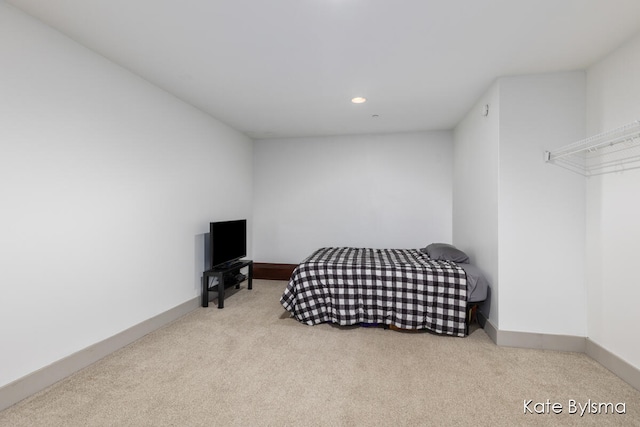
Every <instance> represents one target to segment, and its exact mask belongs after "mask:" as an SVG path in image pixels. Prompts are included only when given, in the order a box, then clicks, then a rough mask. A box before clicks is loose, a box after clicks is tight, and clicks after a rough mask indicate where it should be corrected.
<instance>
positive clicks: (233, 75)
mask: <svg viewBox="0 0 640 427" xmlns="http://www.w3.org/2000/svg"><path fill="white" fill-rule="evenodd" d="M7 2H8V3H10V4H12V5H14V6H16V7H18V8H20V9H22V10H24V11H25V12H27V13H29V14H31V15H32V16H34V17H36V18H38V19H40V20H42V21H44V22H45V23H47V24H49V25H51V26H52V27H54V28H56V29H58V30H60V31H61V32H63V33H65V34H67V35H68V36H70V37H71V38H73V39H75V40H76V41H78V42H79V43H81V44H83V45H85V46H87V47H89V48H90V49H92V50H94V51H96V52H98V53H100V54H101V55H103V56H105V57H107V58H109V59H110V60H112V61H113V62H116V63H118V64H120V65H122V66H123V67H125V68H127V69H129V70H131V71H133V72H134V73H136V74H138V75H139V76H142V77H143V78H145V79H146V80H148V81H150V82H152V83H154V84H156V85H157V86H160V87H161V88H163V89H165V90H167V91H168V92H170V93H172V94H174V95H175V96H177V97H178V98H181V99H182V100H184V101H186V102H188V103H190V104H192V105H194V106H196V107H198V108H199V109H201V110H203V111H206V112H208V113H209V114H211V115H212V116H214V117H216V118H217V119H219V120H221V121H223V122H225V123H227V124H228V125H230V126H232V127H233V128H235V129H237V130H239V131H241V132H244V133H245V134H247V135H248V136H250V137H252V138H256V139H260V138H276V137H293V136H314V135H336V134H358V133H382V132H403V131H418V130H432V129H451V128H453V127H454V126H455V125H456V123H458V121H459V120H460V119H461V118H462V117H463V116H464V114H466V112H467V111H468V110H469V108H470V107H471V106H472V105H473V103H475V101H477V100H478V98H479V97H480V96H481V95H482V93H483V92H484V91H485V90H486V89H487V87H488V86H489V85H490V84H491V82H492V81H493V80H494V79H496V78H497V77H500V76H505V75H517V74H528V73H540V72H552V71H562V70H576V69H584V68H586V67H587V66H589V65H590V64H592V63H594V62H595V61H597V60H599V59H601V58H602V57H604V56H606V54H607V53H609V52H611V51H612V50H613V49H615V48H616V47H617V46H619V45H620V44H621V43H622V42H624V41H625V40H626V39H628V38H630V37H631V36H633V35H634V34H635V33H637V32H638V31H639V30H640V1H639V0H7ZM354 96H364V97H366V98H368V102H367V103H365V104H361V105H354V104H351V102H350V99H351V98H352V97H354ZM373 115H378V117H373Z"/></svg>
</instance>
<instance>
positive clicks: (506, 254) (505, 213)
mask: <svg viewBox="0 0 640 427" xmlns="http://www.w3.org/2000/svg"><path fill="white" fill-rule="evenodd" d="M499 84H500V184H499V186H500V196H499V200H500V202H499V204H500V208H499V210H500V212H499V219H500V221H499V231H498V234H499V259H500V269H499V271H500V273H499V274H500V278H499V280H500V299H499V306H500V325H499V326H500V329H501V330H506V331H521V332H537V333H545V334H556V335H570V336H586V329H587V328H586V292H585V288H584V268H585V264H584V245H585V237H584V236H585V180H584V178H583V177H582V176H580V175H577V174H575V173H571V172H569V171H567V170H565V169H562V168H559V167H557V166H554V165H551V164H547V163H545V162H544V161H543V153H544V151H545V150H552V149H554V148H558V147H561V146H563V145H566V144H569V143H572V142H574V141H578V140H580V139H582V138H584V131H585V114H584V111H585V74H584V72H582V71H576V72H565V73H549V74H537V75H530V76H518V77H505V78H501V79H499Z"/></svg>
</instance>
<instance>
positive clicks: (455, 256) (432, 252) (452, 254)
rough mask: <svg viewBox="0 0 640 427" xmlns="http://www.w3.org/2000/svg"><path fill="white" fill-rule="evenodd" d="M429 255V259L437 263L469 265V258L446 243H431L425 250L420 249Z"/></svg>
mask: <svg viewBox="0 0 640 427" xmlns="http://www.w3.org/2000/svg"><path fill="white" fill-rule="evenodd" d="M420 250H421V251H422V252H424V253H426V254H427V255H429V258H431V259H435V260H439V261H453V262H458V263H462V264H467V263H469V257H468V256H467V254H465V253H464V252H462V251H461V250H460V249H458V248H456V247H455V246H453V245H449V244H447V243H432V244H430V245H429V246H427V247H426V248H423V249H420Z"/></svg>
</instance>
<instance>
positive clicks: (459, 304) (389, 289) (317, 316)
mask: <svg viewBox="0 0 640 427" xmlns="http://www.w3.org/2000/svg"><path fill="white" fill-rule="evenodd" d="M465 264H466V265H465ZM466 269H469V271H470V273H467V271H466ZM479 276H481V274H480V273H479V270H478V269H477V268H476V267H474V266H471V264H468V257H467V256H466V254H464V253H463V252H462V251H459V250H457V249H456V248H455V247H453V246H452V245H446V244H432V245H429V246H427V247H426V248H423V249H372V248H351V247H326V248H320V249H318V250H316V251H315V252H314V253H313V254H311V255H310V256H309V257H308V258H307V259H305V260H304V261H303V262H302V263H301V264H299V265H298V266H297V267H296V268H295V270H294V271H293V274H292V275H291V279H290V280H289V283H288V285H287V287H286V289H285V291H284V293H283V294H282V297H281V298H280V303H281V304H282V306H283V307H284V308H285V310H287V311H288V312H289V313H290V314H291V316H292V317H294V318H295V319H297V320H298V321H300V322H302V323H305V324H307V325H317V324H320V323H327V322H329V323H334V324H338V325H343V326H349V325H363V326H372V325H381V326H385V327H394V328H397V329H401V330H407V329H408V330H421V329H426V330H429V331H432V332H435V333H438V334H445V335H452V336H465V335H466V333H467V316H468V306H469V304H470V303H473V302H480V301H482V300H484V299H485V298H486V292H487V286H488V285H487V284H486V280H485V279H484V277H480V279H482V280H478V279H479Z"/></svg>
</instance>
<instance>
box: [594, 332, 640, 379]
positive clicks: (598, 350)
mask: <svg viewBox="0 0 640 427" xmlns="http://www.w3.org/2000/svg"><path fill="white" fill-rule="evenodd" d="M586 344H587V345H586V351H585V353H586V354H587V356H589V357H590V358H592V359H593V360H595V361H596V362H598V363H600V364H601V365H602V366H604V367H605V368H607V369H608V370H610V371H611V372H613V373H614V374H616V375H617V376H619V377H620V378H622V379H623V380H625V381H626V382H627V383H629V385H631V386H632V387H633V388H635V389H636V390H640V369H638V368H636V367H635V366H633V365H631V364H630V363H629V362H627V361H626V360H623V359H622V358H620V357H618V356H616V355H615V354H613V353H611V352H610V351H609V350H607V349H605V348H603V347H601V346H600V345H598V344H596V343H594V342H593V341H591V340H590V339H589V338H587V343H586Z"/></svg>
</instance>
